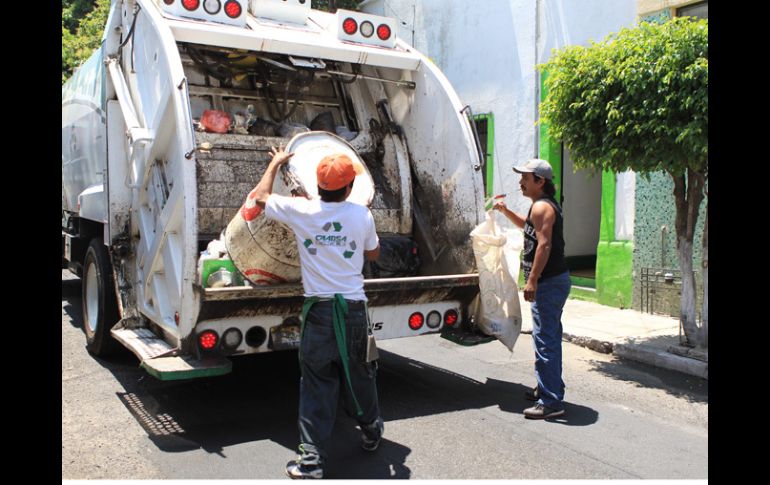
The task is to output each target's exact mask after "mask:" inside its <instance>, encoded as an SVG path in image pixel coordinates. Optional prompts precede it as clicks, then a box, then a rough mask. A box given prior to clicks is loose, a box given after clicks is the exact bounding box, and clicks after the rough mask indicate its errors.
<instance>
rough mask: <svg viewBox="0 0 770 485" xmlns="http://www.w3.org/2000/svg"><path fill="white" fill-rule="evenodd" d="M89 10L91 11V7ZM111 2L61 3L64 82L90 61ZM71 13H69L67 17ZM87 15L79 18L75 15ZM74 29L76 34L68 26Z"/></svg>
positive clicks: (99, 0)
mask: <svg viewBox="0 0 770 485" xmlns="http://www.w3.org/2000/svg"><path fill="white" fill-rule="evenodd" d="M87 4H91V5H90V7H91V8H90V9H88V8H87V7H88V5H87ZM109 10H110V0H96V1H95V2H94V1H91V2H89V1H87V0H71V1H67V0H62V26H61V82H62V84H64V82H65V81H66V80H67V79H69V77H70V76H71V75H72V73H73V72H74V71H75V69H76V68H77V67H78V66H79V65H80V63H81V62H83V61H85V60H86V59H88V57H89V56H90V55H91V54H92V53H93V51H94V50H95V49H97V48H98V47H99V44H100V43H101V40H102V32H103V31H104V25H105V24H106V23H107V15H108V14H109ZM67 12H69V13H67ZM76 13H77V14H84V16H83V17H82V18H77V17H76V15H75V14H76ZM68 24H69V25H73V26H75V27H74V31H73V30H72V29H71V28H70V27H69V26H68Z"/></svg>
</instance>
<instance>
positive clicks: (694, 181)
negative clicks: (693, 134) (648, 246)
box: [669, 170, 704, 346]
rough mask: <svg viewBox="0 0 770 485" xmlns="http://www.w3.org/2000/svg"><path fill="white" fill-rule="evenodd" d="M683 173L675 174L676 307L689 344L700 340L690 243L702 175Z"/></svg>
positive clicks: (690, 172) (700, 193) (692, 344)
mask: <svg viewBox="0 0 770 485" xmlns="http://www.w3.org/2000/svg"><path fill="white" fill-rule="evenodd" d="M686 173H687V181H686V182H685V176H684V175H682V176H674V175H673V174H671V173H669V175H671V177H672V178H673V179H674V200H675V202H676V249H677V256H678V259H679V269H680V271H681V272H682V296H681V302H680V307H679V321H680V323H681V324H682V330H684V335H685V339H686V341H687V342H686V343H687V344H688V345H691V346H695V345H698V344H699V342H700V340H701V339H700V335H699V334H700V331H699V328H698V321H697V320H698V316H697V313H696V310H695V306H696V297H695V274H694V273H693V264H692V243H693V238H694V236H695V224H696V223H697V222H698V209H699V207H700V203H701V201H702V200H703V181H704V177H703V175H701V174H698V173H696V172H694V171H692V170H687V172H686Z"/></svg>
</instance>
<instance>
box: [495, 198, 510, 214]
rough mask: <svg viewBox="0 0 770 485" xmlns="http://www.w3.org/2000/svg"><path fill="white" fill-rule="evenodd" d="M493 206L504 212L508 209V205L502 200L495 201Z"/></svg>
mask: <svg viewBox="0 0 770 485" xmlns="http://www.w3.org/2000/svg"><path fill="white" fill-rule="evenodd" d="M492 208H493V209H494V210H496V211H500V212H503V211H505V210H507V209H508V207H507V206H506V205H505V202H503V201H502V200H499V201H497V202H495V205H494V206H492Z"/></svg>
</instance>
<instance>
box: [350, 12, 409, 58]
mask: <svg viewBox="0 0 770 485" xmlns="http://www.w3.org/2000/svg"><path fill="white" fill-rule="evenodd" d="M395 32H396V22H395V21H394V20H393V19H390V18H388V17H380V16H379V15H370V14H366V13H361V12H353V11H351V10H343V9H338V10H337V38H338V39H340V40H344V41H348V42H358V43H360V44H369V45H376V46H380V47H388V48H390V49H392V48H393V47H395V46H396V33H395Z"/></svg>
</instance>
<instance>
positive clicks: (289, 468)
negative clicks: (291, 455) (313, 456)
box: [286, 460, 324, 480]
mask: <svg viewBox="0 0 770 485" xmlns="http://www.w3.org/2000/svg"><path fill="white" fill-rule="evenodd" d="M286 476H288V477H289V478H291V479H292V480H298V479H306V478H323V477H324V471H323V468H321V467H320V466H319V465H305V464H303V463H300V462H299V461H297V460H295V461H290V462H289V463H287V464H286Z"/></svg>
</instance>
